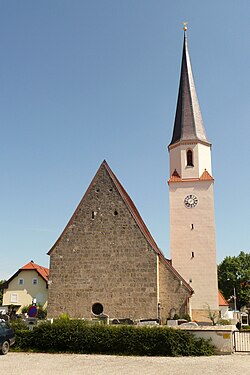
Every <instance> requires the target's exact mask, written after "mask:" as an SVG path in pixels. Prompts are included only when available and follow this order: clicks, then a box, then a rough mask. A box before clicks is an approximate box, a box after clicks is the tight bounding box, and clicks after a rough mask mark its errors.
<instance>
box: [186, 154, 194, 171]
mask: <svg viewBox="0 0 250 375" xmlns="http://www.w3.org/2000/svg"><path fill="white" fill-rule="evenodd" d="M193 166H194V163H193V151H192V150H187V167H193Z"/></svg>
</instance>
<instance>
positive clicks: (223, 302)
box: [218, 290, 229, 306]
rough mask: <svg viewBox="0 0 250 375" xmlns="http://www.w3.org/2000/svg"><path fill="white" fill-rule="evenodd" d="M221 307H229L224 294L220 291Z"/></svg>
mask: <svg viewBox="0 0 250 375" xmlns="http://www.w3.org/2000/svg"><path fill="white" fill-rule="evenodd" d="M218 298H219V306H229V303H228V302H227V301H226V299H225V297H224V296H223V294H222V293H221V292H220V291H219V290H218Z"/></svg>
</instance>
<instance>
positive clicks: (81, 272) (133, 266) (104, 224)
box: [48, 166, 158, 319]
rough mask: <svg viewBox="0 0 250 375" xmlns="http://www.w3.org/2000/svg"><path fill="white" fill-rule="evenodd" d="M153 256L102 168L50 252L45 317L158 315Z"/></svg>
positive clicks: (133, 316) (155, 266) (136, 317)
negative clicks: (97, 307)
mask: <svg viewBox="0 0 250 375" xmlns="http://www.w3.org/2000/svg"><path fill="white" fill-rule="evenodd" d="M157 256H158V255H157V254H156V253H155V252H154V251H153V249H152V248H151V247H150V245H149V244H148V242H147V241H146V239H145V237H144V236H143V234H142V233H141V231H140V229H139V228H138V226H137V224H136V222H135V220H134V219H133V217H132V215H131V213H130V212H129V210H128V208H127V206H126V204H125V203H124V200H123V199H122V197H121V195H120V194H119V192H118V190H117V188H116V186H115V184H114V182H113V181H112V179H111V178H110V176H109V174H108V172H107V170H106V169H105V168H104V167H103V166H101V167H100V169H99V171H98V173H97V174H96V176H95V178H94V179H93V181H92V183H91V185H90V187H89V188H88V190H87V192H86V194H85V196H84V198H83V199H82V201H81V203H80V204H79V206H78V208H77V209H76V211H75V213H74V215H73V216H72V218H71V220H70V222H69V224H68V225H67V226H66V228H65V230H64V232H63V234H62V236H61V237H60V238H59V240H58V241H57V242H56V244H55V245H54V247H53V248H52V250H51V253H50V280H51V282H50V285H49V302H48V315H49V316H50V317H56V316H59V315H60V314H61V313H62V312H67V313H68V314H69V315H70V316H71V317H77V318H82V317H84V318H91V317H93V314H92V313H91V310H92V305H93V304H94V303H96V302H99V303H101V304H102V305H103V307H104V311H103V312H104V313H105V314H107V315H109V316H110V317H114V318H127V317H129V318H132V319H139V318H156V317H157V303H158V301H157Z"/></svg>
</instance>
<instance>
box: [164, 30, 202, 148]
mask: <svg viewBox="0 0 250 375" xmlns="http://www.w3.org/2000/svg"><path fill="white" fill-rule="evenodd" d="M187 140H188V141H190V140H191V141H192V140H200V141H203V142H207V143H208V140H207V137H206V132H205V129H204V126H203V121H202V117H201V112H200V107H199V102H198V98H197V94H196V90H195V85H194V79H193V73H192V68H191V62H190V57H189V53H188V46H187V36H186V34H184V43H183V54H182V64H181V76H180V86H179V94H178V100H177V107H176V114H175V122H174V129H173V136H172V140H171V143H170V145H169V146H171V145H173V144H174V143H177V142H179V141H187Z"/></svg>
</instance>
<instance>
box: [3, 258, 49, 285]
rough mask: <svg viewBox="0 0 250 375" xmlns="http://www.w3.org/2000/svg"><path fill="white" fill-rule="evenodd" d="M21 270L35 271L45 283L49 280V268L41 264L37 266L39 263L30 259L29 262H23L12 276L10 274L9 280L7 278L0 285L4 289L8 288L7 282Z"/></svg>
mask: <svg viewBox="0 0 250 375" xmlns="http://www.w3.org/2000/svg"><path fill="white" fill-rule="evenodd" d="M21 271H36V272H37V273H38V274H39V275H40V276H41V277H42V278H43V279H44V281H45V282H46V284H47V283H48V280H49V269H48V268H46V267H43V266H39V264H36V263H34V262H33V261H30V262H29V263H27V264H25V265H24V266H23V267H21V268H19V270H18V271H17V272H16V273H14V275H13V276H11V277H10V278H9V280H7V281H6V282H5V283H4V284H3V285H2V287H3V288H4V289H7V288H8V285H9V283H10V282H11V281H12V280H13V279H14V278H15V277H17V276H18V275H19V273H20V272H21Z"/></svg>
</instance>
